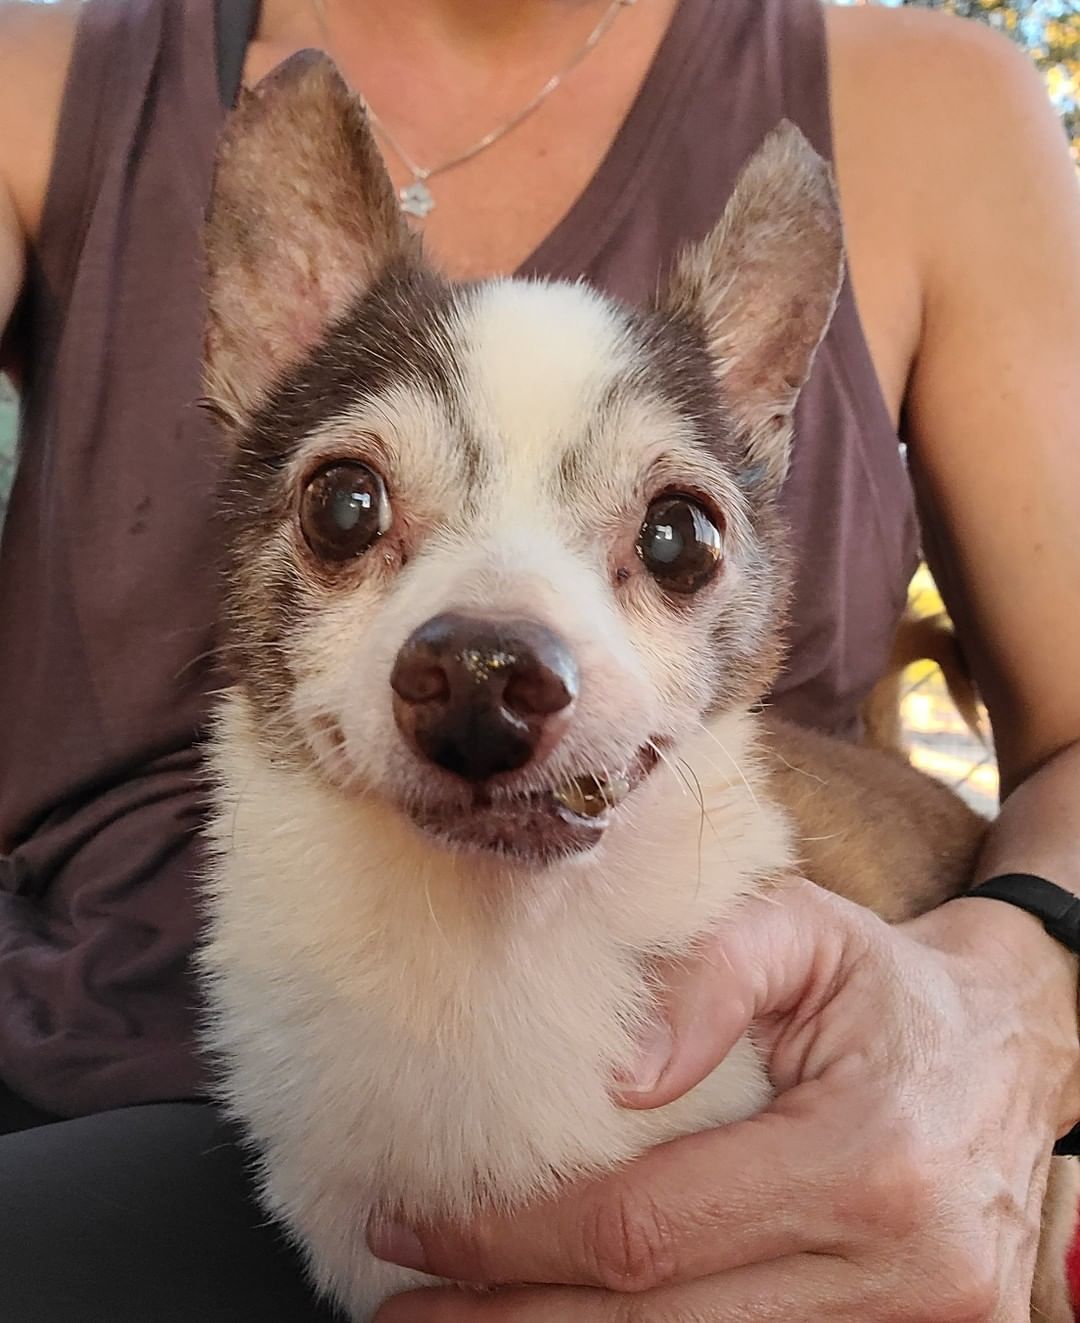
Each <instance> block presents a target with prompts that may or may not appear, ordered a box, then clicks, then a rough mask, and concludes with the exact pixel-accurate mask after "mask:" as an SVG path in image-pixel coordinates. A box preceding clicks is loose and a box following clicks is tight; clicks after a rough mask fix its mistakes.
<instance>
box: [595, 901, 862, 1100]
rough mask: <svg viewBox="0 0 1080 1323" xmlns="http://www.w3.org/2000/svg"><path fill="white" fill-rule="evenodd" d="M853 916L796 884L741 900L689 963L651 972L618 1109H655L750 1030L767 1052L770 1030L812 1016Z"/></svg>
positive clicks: (851, 930) (847, 942) (845, 906)
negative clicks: (652, 981)
mask: <svg viewBox="0 0 1080 1323" xmlns="http://www.w3.org/2000/svg"><path fill="white" fill-rule="evenodd" d="M861 928H862V922H861V912H858V907H857V906H854V905H851V904H850V903H849V902H846V901H843V900H841V899H840V898H839V897H837V896H834V895H832V894H830V893H829V892H826V891H823V890H822V889H821V888H820V887H817V886H815V885H814V884H813V883H812V882H808V881H806V880H805V879H804V878H790V879H785V880H784V881H782V882H780V883H778V884H775V885H774V886H772V887H771V888H770V889H769V890H768V891H767V892H762V893H760V894H758V895H755V896H751V897H748V898H746V899H745V900H744V901H742V902H741V903H740V904H739V906H738V908H737V910H736V911H735V912H734V914H733V915H732V917H731V918H730V919H728V920H727V921H725V923H724V924H723V925H722V926H721V927H720V928H718V929H717V930H715V931H714V932H713V933H712V934H710V936H709V939H708V941H707V942H706V943H704V944H703V945H702V946H701V947H700V948H699V949H698V950H697V952H696V953H695V954H694V955H693V956H692V957H690V958H684V959H681V960H679V961H670V962H668V963H667V964H665V965H663V966H662V967H660V968H659V969H658V970H657V971H656V977H657V981H658V984H659V986H660V988H661V992H660V996H659V1002H658V1006H657V1015H656V1018H655V1019H654V1021H653V1022H652V1024H651V1025H650V1027H649V1029H648V1031H647V1032H646V1033H645V1034H643V1036H642V1038H641V1040H640V1042H639V1055H638V1059H637V1063H636V1066H635V1068H634V1070H633V1072H632V1076H631V1077H630V1078H623V1079H621V1080H620V1081H618V1084H617V1088H616V1098H617V1101H618V1102H619V1103H620V1104H621V1105H622V1106H623V1107H632V1108H653V1107H663V1106H665V1105H666V1104H668V1103H670V1102H674V1101H675V1099H676V1098H681V1097H682V1095H683V1094H684V1093H687V1092H689V1090H690V1089H692V1088H693V1087H694V1086H695V1085H697V1084H700V1083H701V1081H702V1080H703V1079H705V1078H706V1076H708V1075H709V1074H711V1073H712V1071H713V1070H715V1069H716V1067H717V1066H718V1065H719V1064H720V1062H721V1061H723V1059H724V1058H725V1057H726V1056H727V1054H728V1053H729V1052H730V1051H731V1049H732V1048H733V1047H734V1046H735V1044H736V1043H737V1042H738V1041H739V1039H740V1038H741V1037H742V1036H743V1034H745V1033H746V1031H747V1030H748V1029H749V1028H750V1026H751V1025H758V1026H761V1027H762V1028H763V1030H764V1032H763V1033H760V1034H759V1035H757V1037H758V1040H759V1043H760V1044H761V1046H762V1047H763V1048H764V1049H765V1050H766V1052H767V1050H768V1037H769V1035H768V1027H769V1024H770V1022H772V1023H775V1022H777V1021H782V1020H783V1019H784V1018H785V1017H786V1016H788V1015H790V1014H791V1013H793V1012H795V1011H798V1012H799V1013H800V1015H812V1014H813V1013H814V1011H815V1010H816V1009H817V1008H818V1006H819V1005H820V1004H821V1003H822V1002H823V1001H824V999H825V998H826V997H827V996H828V995H829V990H830V989H831V988H833V987H834V986H835V984H836V980H837V977H838V976H839V973H840V971H841V969H842V967H843V964H844V962H845V960H846V959H847V958H848V956H849V954H850V952H851V949H852V946H853V938H854V937H855V935H856V934H857V933H858V932H859V931H860V930H861Z"/></svg>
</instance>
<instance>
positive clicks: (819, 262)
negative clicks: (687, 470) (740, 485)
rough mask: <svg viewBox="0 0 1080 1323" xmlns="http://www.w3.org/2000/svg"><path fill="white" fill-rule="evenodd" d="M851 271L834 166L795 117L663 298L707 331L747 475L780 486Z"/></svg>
mask: <svg viewBox="0 0 1080 1323" xmlns="http://www.w3.org/2000/svg"><path fill="white" fill-rule="evenodd" d="M842 279H843V232H842V228H841V222H840V208H839V204H838V202H837V198H836V191H835V189H834V187H833V182H832V173H831V171H830V169H829V167H828V165H827V164H826V163H825V162H824V161H823V160H822V159H821V157H820V156H818V154H817V153H816V152H815V151H814V149H813V148H812V147H811V146H810V144H809V142H807V140H806V138H805V137H804V136H803V135H802V133H801V132H800V131H799V130H798V129H797V128H796V127H795V126H794V125H793V124H790V123H787V122H786V121H785V122H784V123H783V124H781V126H780V127H779V128H778V129H776V130H775V132H773V133H772V134H770V136H769V137H768V138H767V139H766V140H765V142H764V144H763V145H762V147H761V148H760V149H759V150H758V152H757V154H756V155H755V156H753V157H752V158H751V160H750V162H749V164H748V165H747V166H746V167H745V169H744V170H743V173H742V175H741V176H740V178H739V180H738V183H737V184H736V186H735V191H734V192H733V194H732V196H731V200H730V201H729V203H728V205H727V207H726V209H725V211H724V214H723V216H722V217H721V218H720V221H719V223H718V224H717V226H716V228H715V229H714V230H713V231H712V233H711V234H709V235H707V236H706V238H705V239H704V240H702V242H701V243H699V244H696V245H694V246H693V247H691V248H689V249H687V251H686V252H684V253H683V254H682V255H681V257H680V259H679V261H678V263H677V265H676V267H675V270H674V273H673V275H672V277H671V280H670V282H669V285H668V288H667V290H666V292H665V293H664V294H663V295H662V298H661V307H662V309H663V310H664V311H665V312H666V313H668V314H669V315H674V316H676V317H679V318H681V319H684V320H686V321H688V322H689V323H690V324H691V325H692V326H694V327H695V328H696V329H697V330H698V332H699V333H700V334H701V335H702V336H703V337H704V339H705V343H706V345H707V347H708V350H709V353H710V355H711V357H712V360H713V366H714V370H715V373H716V376H717V380H718V383H719V386H720V390H721V393H722V396H723V400H724V403H725V405H726V407H727V412H728V414H729V416H730V417H731V418H732V420H733V422H734V424H735V426H736V428H737V429H738V432H739V440H740V442H741V444H742V448H743V451H744V455H745V463H744V469H743V474H742V476H743V478H744V480H745V481H746V482H747V484H748V485H752V486H755V487H757V488H758V489H759V490H764V491H767V492H775V491H776V489H777V488H778V487H779V486H780V484H781V483H782V482H783V479H784V477H785V476H786V474H787V470H788V463H789V459H790V447H791V431H792V428H791V421H792V414H793V412H794V409H795V403H796V401H797V399H798V396H799V391H800V390H801V389H802V386H803V384H804V382H805V381H806V379H807V377H808V376H809V374H810V368H811V365H812V364H813V360H814V354H815V353H816V351H817V347H818V345H819V344H820V342H821V339H822V337H823V336H824V334H825V332H826V330H827V329H828V326H829V322H830V320H831V319H832V314H833V309H834V308H835V306H836V299H837V295H838V294H839V290H840V285H841V281H842Z"/></svg>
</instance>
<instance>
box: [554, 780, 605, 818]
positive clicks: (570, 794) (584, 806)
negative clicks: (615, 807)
mask: <svg viewBox="0 0 1080 1323" xmlns="http://www.w3.org/2000/svg"><path fill="white" fill-rule="evenodd" d="M555 800H556V802H557V803H559V804H561V805H562V806H563V808H564V809H567V810H568V811H569V812H570V813H576V814H577V816H578V817H579V818H598V817H599V816H600V815H601V814H602V813H604V812H605V811H606V810H607V808H608V807H609V806H608V801H607V798H606V796H605V794H604V787H603V785H602V784H601V782H600V781H599V780H598V779H597V778H596V777H595V776H590V775H585V776H575V777H574V778H573V780H571V781H567V782H566V783H565V784H564V785H561V786H560V787H559V788H558V790H556V791H555Z"/></svg>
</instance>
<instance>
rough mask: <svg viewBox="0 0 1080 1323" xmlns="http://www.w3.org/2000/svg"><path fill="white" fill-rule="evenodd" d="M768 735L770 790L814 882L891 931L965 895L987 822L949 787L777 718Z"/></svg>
mask: <svg viewBox="0 0 1080 1323" xmlns="http://www.w3.org/2000/svg"><path fill="white" fill-rule="evenodd" d="M762 728H763V732H764V737H763V744H764V747H765V749H766V751H767V753H768V755H769V758H768V769H769V789H770V791H771V793H772V794H773V795H774V796H775V798H776V799H777V800H778V801H779V802H780V803H781V804H783V806H784V808H785V809H787V811H788V812H789V813H790V814H791V816H792V818H793V819H794V821H795V823H796V825H797V828H798V837H799V841H800V848H801V850H802V851H803V865H804V868H805V871H806V875H807V876H808V877H809V878H811V880H812V881H814V882H817V883H818V884H819V885H820V886H823V887H826V888H828V890H830V891H835V892H838V893H839V894H840V895H844V896H847V897H848V899H849V900H854V901H856V902H857V903H858V904H860V905H865V906H867V907H869V908H870V909H872V910H875V911H876V912H877V913H878V914H880V915H881V916H882V918H884V919H887V920H888V921H889V922H890V923H900V922H902V921H903V920H904V919H910V918H913V917H914V916H915V915H917V914H922V913H923V912H924V911H926V910H929V909H933V908H934V906H936V905H940V904H942V903H943V902H944V901H946V900H951V899H952V898H953V897H955V896H958V895H959V894H960V893H961V892H963V891H965V890H967V888H968V887H969V886H970V884H971V875H972V871H973V869H974V866H975V858H976V855H977V854H978V851H979V848H980V846H981V844H982V840H983V837H984V835H985V833H986V830H987V826H988V823H987V821H986V819H985V818H982V817H980V816H979V815H978V814H977V813H975V812H974V810H972V809H970V808H968V806H967V805H966V804H965V803H964V802H963V800H961V799H960V798H959V796H957V795H955V794H954V793H953V792H952V791H951V790H950V789H949V788H948V787H947V786H945V785H943V784H941V782H939V781H934V780H932V779H931V778H930V777H928V776H926V775H924V774H923V773H922V772H918V771H916V770H915V768H913V767H910V766H908V765H907V764H906V763H904V762H901V761H900V760H899V759H898V758H895V757H891V756H890V755H889V754H888V753H885V752H882V751H880V750H877V749H868V748H860V747H859V746H858V745H853V744H847V743H845V742H843V741H841V740H837V739H834V738H831V737H830V736H827V735H822V734H820V733H819V732H817V731H811V730H805V729H803V728H802V727H799V726H794V725H791V724H790V723H789V722H786V721H783V720H781V719H780V718H779V717H776V716H772V715H768V716H766V717H765V718H764V719H763V722H762ZM886 805H887V806H888V811H883V808H884V806H886Z"/></svg>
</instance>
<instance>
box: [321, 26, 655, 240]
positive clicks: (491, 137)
mask: <svg viewBox="0 0 1080 1323" xmlns="http://www.w3.org/2000/svg"><path fill="white" fill-rule="evenodd" d="M634 3H635V0H611V4H610V5H608V7H607V9H606V10H605V11H604V13H603V15H602V17H601V19H600V21H599V23H597V25H596V27H594V28H593V30H592V31H591V32H590V33H589V35H588V36H587V37H586V38H585V41H584V44H583V45H582V46H581V47H580V48H579V49H578V50H577V51H575V52H574V54H573V55H572V56H571V57H570V59H569V60H567V62H566V63H565V64H564V65H563V66H562V68H560V69H559V70H558V72H557V73H554V74H552V76H551V77H550V78H549V79H548V80H547V82H546V83H545V84H544V86H543V87H542V88H541V89H540V91H539V92H537V94H536V95H535V96H534V97H533V98H532V99H531V100H530V101H528V102H527V103H526V104H525V105H524V106H522V108H521V109H520V110H519V111H518V112H517V113H516V114H515V115H512V116H511V117H510V118H509V119H508V120H506V121H505V122H504V123H502V124H500V125H498V126H497V127H496V128H494V129H492V130H491V132H490V133H485V134H484V136H483V137H482V138H480V139H478V140H477V141H476V142H474V143H473V144H472V146H471V147H466V149H465V150H464V151H463V152H458V154H457V155H456V156H451V157H450V159H449V160H446V161H440V162H439V163H438V164H437V165H427V166H425V165H417V163H416V162H415V161H414V160H413V159H412V157H411V156H410V155H409V154H408V152H406V150H405V149H404V147H402V145H401V144H400V143H399V142H398V140H397V139H396V138H395V137H394V135H393V134H392V133H391V132H390V130H389V129H388V128H387V127H386V125H385V124H384V123H383V122H382V120H381V119H380V118H379V117H378V115H376V114H375V112H374V110H372V108H371V106H370V104H369V103H368V101H367V100H366V99H365V100H364V106H365V108H366V110H367V114H368V118H369V119H370V120H371V122H372V124H373V125H374V126H375V128H376V129H378V131H379V133H381V134H382V136H383V137H384V138H385V139H386V142H387V144H388V145H389V147H390V148H391V149H392V151H393V152H394V154H395V155H396V156H397V157H398V158H399V159H400V161H401V163H402V165H404V166H405V168H406V170H408V172H409V173H410V174H411V175H412V183H411V184H407V185H406V186H405V187H404V188H403V189H401V190H400V191H399V192H398V197H399V199H400V200H401V208H402V210H403V211H405V212H407V213H408V214H409V215H410V216H415V217H416V218H417V219H418V220H424V219H425V218H426V217H427V216H428V215H429V214H430V213H431V212H432V211H433V210H434V209H435V198H434V197H433V196H432V193H431V189H430V188H428V180H429V179H432V178H434V177H435V175H442V174H445V173H446V172H447V171H448V170H453V169H454V168H455V166H459V165H464V164H465V162H466V161H471V160H472V159H473V157H474V156H479V155H480V153H481V152H482V151H485V150H486V149H487V148H488V147H491V146H492V145H493V144H495V143H497V142H498V141H499V140H500V139H502V138H505V137H506V135H507V134H508V133H511V132H513V130H514V129H516V128H517V127H518V125H519V124H522V123H524V121H525V120H527V119H528V118H529V116H530V115H532V114H533V113H534V112H535V111H537V110H538V109H539V108H540V106H541V105H543V103H544V102H545V101H546V100H547V99H548V97H549V96H551V94H552V92H554V91H556V89H557V88H558V87H560V86H561V84H562V82H563V80H564V79H565V78H566V77H567V76H568V75H569V74H571V73H572V72H573V71H574V70H575V69H576V68H577V66H578V65H579V64H580V63H581V62H582V60H584V59H585V57H586V56H587V55H588V54H589V52H590V51H592V50H593V49H594V48H595V47H596V46H597V45H599V43H600V42H601V40H602V39H603V38H604V36H605V34H606V33H607V31H608V29H609V28H610V27H611V26H612V24H613V23H614V22H615V19H616V18H617V17H618V15H619V11H620V10H622V9H627V8H629V6H630V5H632V4H634ZM312 4H313V6H314V8H315V14H316V17H317V19H318V21H319V28H320V30H321V32H322V39H323V45H324V47H325V49H326V52H327V54H328V55H333V50H332V45H333V43H332V41H331V38H330V25H329V22H328V20H327V15H326V0H312Z"/></svg>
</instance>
